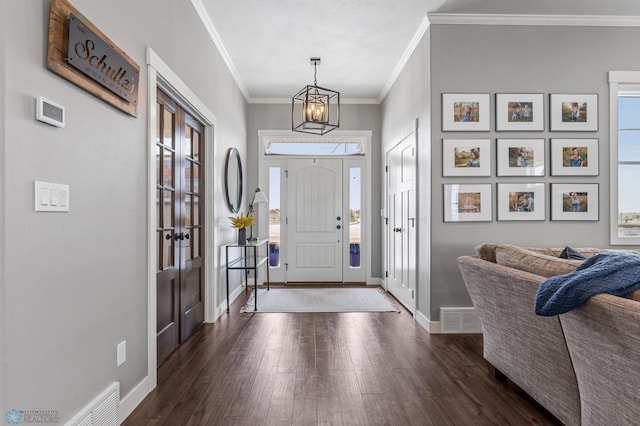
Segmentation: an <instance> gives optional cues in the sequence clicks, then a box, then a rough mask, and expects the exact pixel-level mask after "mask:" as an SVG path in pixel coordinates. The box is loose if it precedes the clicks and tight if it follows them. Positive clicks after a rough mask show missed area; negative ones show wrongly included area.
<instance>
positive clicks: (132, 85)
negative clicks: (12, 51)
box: [47, 0, 140, 117]
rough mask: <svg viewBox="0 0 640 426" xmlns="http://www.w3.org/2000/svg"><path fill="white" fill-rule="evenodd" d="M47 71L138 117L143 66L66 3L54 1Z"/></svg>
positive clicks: (52, 4) (50, 22) (64, 0)
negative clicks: (139, 87) (139, 88)
mask: <svg viewBox="0 0 640 426" xmlns="http://www.w3.org/2000/svg"><path fill="white" fill-rule="evenodd" d="M47 68H49V69H50V70H51V71H53V72H55V73H56V74H58V75H60V76H61V77H63V78H65V79H67V80H69V81H70V82H72V83H74V84H76V85H78V86H80V87H82V88H83V89H84V90H86V91H87V92H89V93H91V94H92V95H94V96H96V97H98V98H100V99H102V100H103V101H105V102H107V103H109V104H111V105H113V106H114V107H116V108H118V109H120V110H122V111H124V112H126V113H127V114H130V115H132V116H134V117H137V116H138V82H139V75H140V67H139V66H138V64H136V62H135V61H133V60H132V59H131V58H130V57H129V56H127V54H126V53H124V52H123V51H122V50H121V49H119V48H118V47H117V46H116V45H115V44H114V43H113V42H112V41H111V40H109V38H107V36H105V35H104V34H103V33H102V32H101V31H100V30H99V29H98V28H97V27H95V26H94V25H93V24H92V23H91V22H90V21H89V20H88V19H86V18H85V17H84V16H82V14H80V12H78V11H77V10H76V9H75V8H74V7H73V6H71V4H70V3H69V2H68V1H67V0H52V2H51V12H50V14H49V46H48V49H47Z"/></svg>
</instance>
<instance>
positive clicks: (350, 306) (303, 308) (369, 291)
mask: <svg viewBox="0 0 640 426" xmlns="http://www.w3.org/2000/svg"><path fill="white" fill-rule="evenodd" d="M254 308H255V292H252V293H251V296H249V299H247V303H246V304H245V305H244V307H243V308H242V309H241V312H243V313H251V312H400V310H399V309H398V307H397V306H396V304H395V303H394V302H393V301H392V300H391V299H390V298H389V296H387V294H386V293H385V291H384V290H383V289H381V288H380V287H371V288H272V289H271V290H267V289H266V288H259V289H258V309H257V310H254Z"/></svg>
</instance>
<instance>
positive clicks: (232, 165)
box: [224, 148, 242, 213]
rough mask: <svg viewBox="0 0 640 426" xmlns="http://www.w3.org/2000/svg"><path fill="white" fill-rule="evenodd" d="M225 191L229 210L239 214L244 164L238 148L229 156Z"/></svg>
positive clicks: (225, 175)
mask: <svg viewBox="0 0 640 426" xmlns="http://www.w3.org/2000/svg"><path fill="white" fill-rule="evenodd" d="M224 190H225V193H226V196H227V205H228V206H229V210H231V212H232V213H238V210H240V204H241V203H242V162H241V161H240V153H239V152H238V150H237V149H236V148H231V149H230V150H229V154H228V155H227V164H226V167H225V171H224Z"/></svg>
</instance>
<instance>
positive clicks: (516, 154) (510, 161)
mask: <svg viewBox="0 0 640 426" xmlns="http://www.w3.org/2000/svg"><path fill="white" fill-rule="evenodd" d="M496 150H497V152H498V155H497V160H498V170H497V175H498V176H544V173H545V171H544V139H498V140H497V146H496Z"/></svg>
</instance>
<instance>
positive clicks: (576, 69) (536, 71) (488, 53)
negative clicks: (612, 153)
mask: <svg viewBox="0 0 640 426" xmlns="http://www.w3.org/2000/svg"><path fill="white" fill-rule="evenodd" d="M431 37H432V38H431V62H432V64H433V66H432V67H431V70H432V74H431V83H432V93H431V96H430V99H427V100H426V101H427V102H431V104H432V105H433V113H432V120H433V123H434V126H433V128H432V133H431V140H432V155H433V161H432V163H431V166H432V167H433V171H432V178H433V184H432V186H431V192H432V200H433V209H432V212H433V218H432V229H433V233H432V241H431V244H432V250H433V251H432V258H431V265H432V276H431V279H432V292H431V296H432V302H431V309H432V318H436V319H437V318H439V308H440V307H443V306H445V307H446V306H471V301H470V300H469V297H468V294H467V291H466V289H465V287H464V283H463V281H462V278H461V276H460V273H459V270H458V266H457V264H456V260H455V259H456V257H457V256H460V255H464V254H472V253H473V247H474V246H475V245H477V244H481V243H486V242H501V243H514V244H525V245H532V246H555V247H564V246H565V245H569V246H574V247H576V246H597V247H608V245H609V217H610V214H609V144H608V135H609V121H608V120H609V107H608V94H609V91H608V84H607V72H608V71H609V70H637V69H639V68H640V57H638V55H636V54H635V52H637V40H638V38H639V37H640V29H637V28H602V27H594V28H586V27H527V26H519V27H512V26H454V25H432V26H431ZM469 92H470V93H490V94H491V129H492V131H491V132H478V133H471V132H464V133H455V132H442V131H441V125H440V123H441V107H440V103H441V95H442V93H469ZM496 93H544V94H545V111H546V113H545V131H544V132H499V133H496V132H495V131H494V129H495V102H494V101H495V94H496ZM550 93H597V94H599V126H598V128H599V131H597V132H588V133H587V132H575V133H568V132H549V131H548V129H549V116H548V111H549V110H548V107H549V105H548V99H549V96H548V95H549V94H550ZM451 137H459V138H473V137H481V138H491V141H492V142H491V143H492V145H491V146H492V155H491V160H492V170H491V173H492V176H491V177H487V178H451V177H447V178H443V177H442V161H441V158H442V138H451ZM551 137H559V138H578V137H588V138H593V137H597V138H599V141H600V143H599V156H600V175H599V176H597V177H555V176H554V177H551V176H550V175H549V138H551ZM496 138H545V141H546V142H545V151H546V165H547V167H546V170H545V172H546V176H544V177H540V178H538V177H536V178H517V177H516V178H507V177H500V178H497V177H496V169H495V139H496ZM485 158H486V157H485ZM421 166H422V164H421ZM476 182H477V183H491V184H492V185H493V196H494V199H493V201H494V202H493V206H494V216H493V218H494V220H493V221H492V222H487V223H443V213H442V212H443V202H442V185H443V184H444V183H476ZM497 182H501V183H512V182H513V183H516V182H544V183H545V184H546V201H547V212H546V218H547V219H546V220H545V221H544V222H498V221H496V220H495V219H496V214H495V208H496V203H495V195H496V187H495V183H497ZM551 182H554V183H599V184H600V185H599V188H600V220H599V221H598V222H551V221H550V220H549V214H550V209H549V201H550V194H549V189H550V188H549V183H551Z"/></svg>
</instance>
